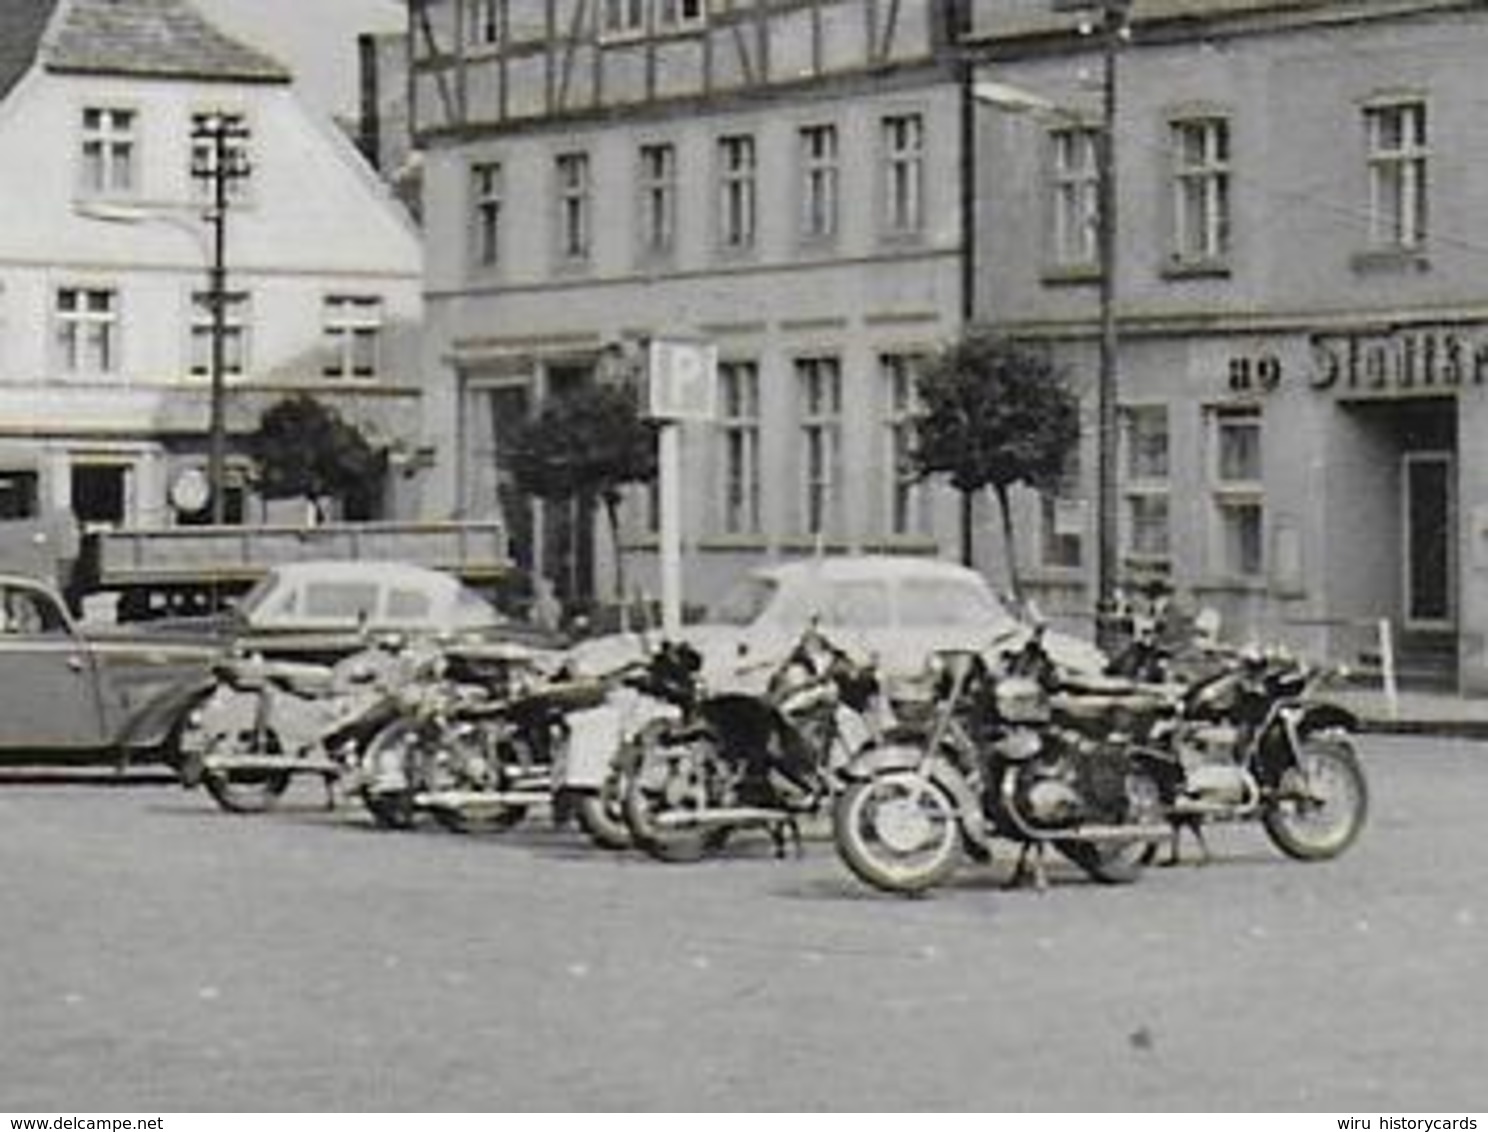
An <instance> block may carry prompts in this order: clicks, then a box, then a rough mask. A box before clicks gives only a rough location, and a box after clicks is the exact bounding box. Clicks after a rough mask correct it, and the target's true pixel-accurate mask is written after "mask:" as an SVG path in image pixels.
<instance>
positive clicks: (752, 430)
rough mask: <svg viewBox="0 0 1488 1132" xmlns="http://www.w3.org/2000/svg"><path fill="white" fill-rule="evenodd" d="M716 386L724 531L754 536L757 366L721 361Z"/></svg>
mask: <svg viewBox="0 0 1488 1132" xmlns="http://www.w3.org/2000/svg"><path fill="white" fill-rule="evenodd" d="M718 387H719V400H720V407H721V412H720V413H719V421H718V432H719V439H720V443H721V445H722V450H721V453H720V457H721V462H722V466H721V467H720V468H719V478H720V480H721V483H722V495H723V498H722V504H723V511H722V517H723V530H724V532H725V533H727V534H754V533H756V532H758V531H759V529H760V463H759V456H760V411H759V367H758V366H756V365H755V363H753V362H724V363H722V364H720V365H719V367H718Z"/></svg>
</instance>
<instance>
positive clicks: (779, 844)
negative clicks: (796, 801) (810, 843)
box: [770, 817, 806, 861]
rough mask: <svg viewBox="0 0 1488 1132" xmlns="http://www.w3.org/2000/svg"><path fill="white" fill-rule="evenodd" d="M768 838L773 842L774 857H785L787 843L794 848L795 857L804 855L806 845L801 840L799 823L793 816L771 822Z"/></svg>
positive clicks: (780, 858)
mask: <svg viewBox="0 0 1488 1132" xmlns="http://www.w3.org/2000/svg"><path fill="white" fill-rule="evenodd" d="M770 840H771V841H773V842H774V843H775V859H776V860H777V861H781V860H784V859H785V848H786V846H787V845H788V844H789V845H791V846H793V847H794V848H795V851H796V859H797V860H799V859H800V858H802V857H804V856H805V855H806V847H805V845H804V844H803V843H802V840H801V825H800V823H799V822H798V821H796V819H795V818H793V817H789V818H783V819H781V820H780V821H777V822H772V823H771V825H770Z"/></svg>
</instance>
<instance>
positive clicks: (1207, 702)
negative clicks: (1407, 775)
mask: <svg viewBox="0 0 1488 1132" xmlns="http://www.w3.org/2000/svg"><path fill="white" fill-rule="evenodd" d="M1207 668H1208V671H1207V672H1206V673H1205V674H1203V675H1201V676H1198V677H1197V678H1194V679H1193V680H1192V681H1191V682H1190V683H1189V684H1188V685H1187V686H1186V687H1185V688H1184V690H1183V692H1182V695H1181V699H1180V700H1179V701H1178V702H1177V704H1176V709H1175V710H1174V711H1172V712H1171V713H1169V714H1167V715H1165V716H1164V717H1162V718H1161V719H1159V720H1158V721H1157V722H1156V723H1155V724H1154V726H1153V728H1152V730H1151V734H1150V736H1149V739H1148V742H1149V743H1150V744H1151V745H1153V746H1154V747H1156V748H1158V749H1160V750H1162V751H1164V752H1166V753H1168V754H1169V755H1170V756H1171V757H1172V758H1173V759H1174V760H1176V762H1177V764H1178V765H1179V766H1180V767H1181V770H1182V773H1181V775H1179V776H1178V777H1177V778H1176V779H1172V780H1170V781H1171V782H1172V787H1171V789H1170V790H1169V791H1168V793H1167V795H1166V796H1165V798H1164V802H1165V804H1166V807H1167V810H1168V815H1169V821H1170V822H1171V824H1172V827H1173V833H1172V839H1171V842H1170V861H1171V862H1173V863H1176V862H1177V860H1178V859H1179V850H1180V845H1179V839H1180V837H1181V834H1182V831H1183V830H1184V829H1188V830H1190V831H1191V832H1192V833H1193V834H1194V836H1195V838H1196V839H1197V840H1198V842H1199V847H1200V850H1201V852H1202V855H1203V859H1204V860H1207V859H1208V857H1209V849H1208V845H1207V843H1206V842H1205V840H1204V835H1203V827H1204V825H1205V824H1206V823H1208V822H1211V821H1244V820H1256V819H1259V821H1260V823H1261V826H1262V828H1263V829H1265V831H1266V834H1267V836H1268V837H1269V838H1270V839H1271V841H1272V843H1273V844H1274V845H1275V846H1276V847H1277V848H1278V849H1279V850H1281V852H1283V853H1285V854H1286V855H1287V856H1289V857H1292V858H1294V859H1296V860H1300V861H1321V860H1328V859H1330V858H1333V857H1336V856H1338V855H1339V854H1340V853H1342V852H1344V850H1346V849H1347V848H1348V847H1349V846H1350V845H1352V844H1353V843H1354V841H1355V839H1356V838H1357V837H1358V836H1359V833H1360V831H1361V830H1362V829H1363V828H1364V823H1365V821H1366V818H1367V816H1368V809H1369V789H1368V783H1367V781H1366V779H1365V777H1364V770H1363V767H1362V766H1361V765H1360V762H1359V757H1358V754H1357V752H1356V751H1355V749H1354V743H1353V736H1354V734H1355V733H1356V732H1357V730H1358V720H1357V719H1356V718H1355V717H1354V716H1353V714H1352V713H1350V712H1349V711H1348V710H1347V709H1345V708H1342V707H1339V706H1338V705H1336V704H1331V703H1327V702H1326V701H1323V700H1319V699H1317V698H1315V695H1314V693H1315V690H1316V688H1317V685H1318V684H1319V683H1321V682H1322V681H1323V680H1324V679H1326V678H1327V677H1328V675H1329V672H1328V671H1327V670H1325V669H1320V668H1315V667H1313V666H1311V665H1308V664H1306V663H1305V662H1303V661H1302V660H1301V659H1299V658H1298V657H1296V656H1294V655H1292V654H1291V653H1290V652H1288V651H1286V650H1284V649H1268V650H1257V649H1249V650H1243V651H1239V652H1234V651H1230V652H1225V653H1220V652H1217V651H1211V653H1210V660H1209V663H1208V665H1207Z"/></svg>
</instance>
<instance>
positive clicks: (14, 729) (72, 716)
mask: <svg viewBox="0 0 1488 1132" xmlns="http://www.w3.org/2000/svg"><path fill="white" fill-rule="evenodd" d="M98 681H99V672H98V663H97V658H96V657H95V656H94V654H93V650H92V648H91V646H90V645H89V644H88V642H87V641H85V640H84V639H83V638H82V637H81V636H79V635H78V633H77V631H76V629H75V628H74V626H73V624H72V621H71V619H70V618H68V616H67V614H66V612H65V611H64V610H63V609H62V607H61V605H60V604H59V602H58V601H57V599H56V597H55V596H54V595H52V594H50V593H48V592H47V591H46V590H45V589H43V588H41V587H39V586H35V585H31V584H28V583H26V582H23V581H20V580H0V749H4V750H6V751H12V752H13V751H35V752H37V753H38V754H41V753H44V752H46V751H52V750H79V749H87V748H99V747H102V746H104V745H105V743H106V738H105V735H104V720H103V705H102V700H101V698H100V696H99V687H98Z"/></svg>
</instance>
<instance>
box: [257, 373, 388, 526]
mask: <svg viewBox="0 0 1488 1132" xmlns="http://www.w3.org/2000/svg"><path fill="white" fill-rule="evenodd" d="M248 451H249V453H250V454H251V455H252V457H253V461H254V464H255V465H256V466H257V472H258V489H259V492H260V493H261V494H262V495H263V496H264V498H266V499H300V498H303V499H307V500H309V501H310V503H311V505H312V506H313V507H314V508H315V511H316V514H317V515H322V514H323V509H322V501H323V500H325V499H326V498H327V497H329V498H332V499H336V500H339V501H340V502H341V504H342V510H343V512H344V513H345V514H346V515H348V516H350V517H353V518H367V517H370V516H371V515H372V514H373V513H374V512H375V511H376V509H377V500H378V496H379V493H380V491H381V488H382V483H383V478H384V476H385V475H386V471H387V451H386V450H385V449H382V448H377V447H374V446H373V445H372V444H371V443H370V442H369V441H368V440H367V438H366V437H365V436H364V435H362V432H361V430H359V429H358V428H357V427H356V426H355V425H353V424H350V423H348V422H347V421H346V420H344V419H343V418H342V417H341V414H340V413H338V412H336V410H335V409H333V408H331V407H329V406H327V405H324V404H322V403H321V402H319V401H317V400H316V399H315V398H314V397H312V396H310V395H309V394H308V393H297V394H295V395H293V396H291V397H287V398H285V399H284V400H282V401H280V402H278V403H277V404H275V405H273V406H272V407H270V408H269V409H268V410H266V411H265V412H264V414H263V416H262V417H261V418H260V420H259V424H258V431H257V432H255V433H254V434H253V435H252V436H250V437H249V438H248Z"/></svg>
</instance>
